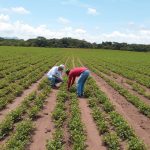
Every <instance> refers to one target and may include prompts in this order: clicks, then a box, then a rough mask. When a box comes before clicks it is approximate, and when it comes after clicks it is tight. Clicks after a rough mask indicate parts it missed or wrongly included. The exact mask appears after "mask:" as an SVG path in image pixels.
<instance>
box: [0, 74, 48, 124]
mask: <svg viewBox="0 0 150 150" xmlns="http://www.w3.org/2000/svg"><path fill="white" fill-rule="evenodd" d="M44 77H45V76H43V77H42V78H41V79H40V80H38V81H37V82H36V83H34V84H32V85H31V86H30V87H29V88H28V89H26V90H24V92H23V93H22V95H21V96H20V97H17V98H16V99H14V101H13V102H12V103H10V104H8V105H7V107H6V108H5V109H3V110H2V111H1V112H0V122H1V121H2V120H3V119H4V118H5V117H6V115H7V114H8V113H9V112H10V111H12V110H14V109H15V108H17V107H18V106H19V105H20V104H21V102H22V101H23V100H24V98H25V97H26V96H27V95H28V94H30V93H31V92H33V91H35V90H37V87H38V84H39V83H40V81H41V80H42V79H43V78H44Z"/></svg>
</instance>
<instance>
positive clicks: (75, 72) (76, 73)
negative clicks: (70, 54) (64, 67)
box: [69, 67, 87, 77]
mask: <svg viewBox="0 0 150 150" xmlns="http://www.w3.org/2000/svg"><path fill="white" fill-rule="evenodd" d="M85 70H87V68H85V67H76V68H74V69H72V70H70V72H69V77H70V76H74V77H78V76H80V74H81V73H82V72H84V71H85Z"/></svg>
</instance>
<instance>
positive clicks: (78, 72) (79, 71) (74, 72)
mask: <svg viewBox="0 0 150 150" xmlns="http://www.w3.org/2000/svg"><path fill="white" fill-rule="evenodd" d="M66 74H67V75H68V91H69V89H70V87H71V86H72V85H73V84H74V82H75V79H76V77H79V80H78V82H77V94H78V96H79V97H82V96H83V91H84V84H85V82H86V80H87V78H88V76H89V74H90V71H89V70H88V69H87V68H85V67H77V68H74V69H71V70H67V71H66Z"/></svg>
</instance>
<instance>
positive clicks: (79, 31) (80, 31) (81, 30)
mask: <svg viewBox="0 0 150 150" xmlns="http://www.w3.org/2000/svg"><path fill="white" fill-rule="evenodd" d="M75 32H76V33H79V34H85V33H86V30H84V29H76V30H75Z"/></svg>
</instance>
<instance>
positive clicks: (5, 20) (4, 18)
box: [0, 14, 9, 22]
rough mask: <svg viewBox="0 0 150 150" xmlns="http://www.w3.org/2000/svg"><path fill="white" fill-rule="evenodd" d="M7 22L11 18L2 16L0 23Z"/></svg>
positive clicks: (0, 16) (0, 15)
mask: <svg viewBox="0 0 150 150" xmlns="http://www.w3.org/2000/svg"><path fill="white" fill-rule="evenodd" d="M3 21H4V22H7V21H9V16H8V15H4V14H0V22H3Z"/></svg>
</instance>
